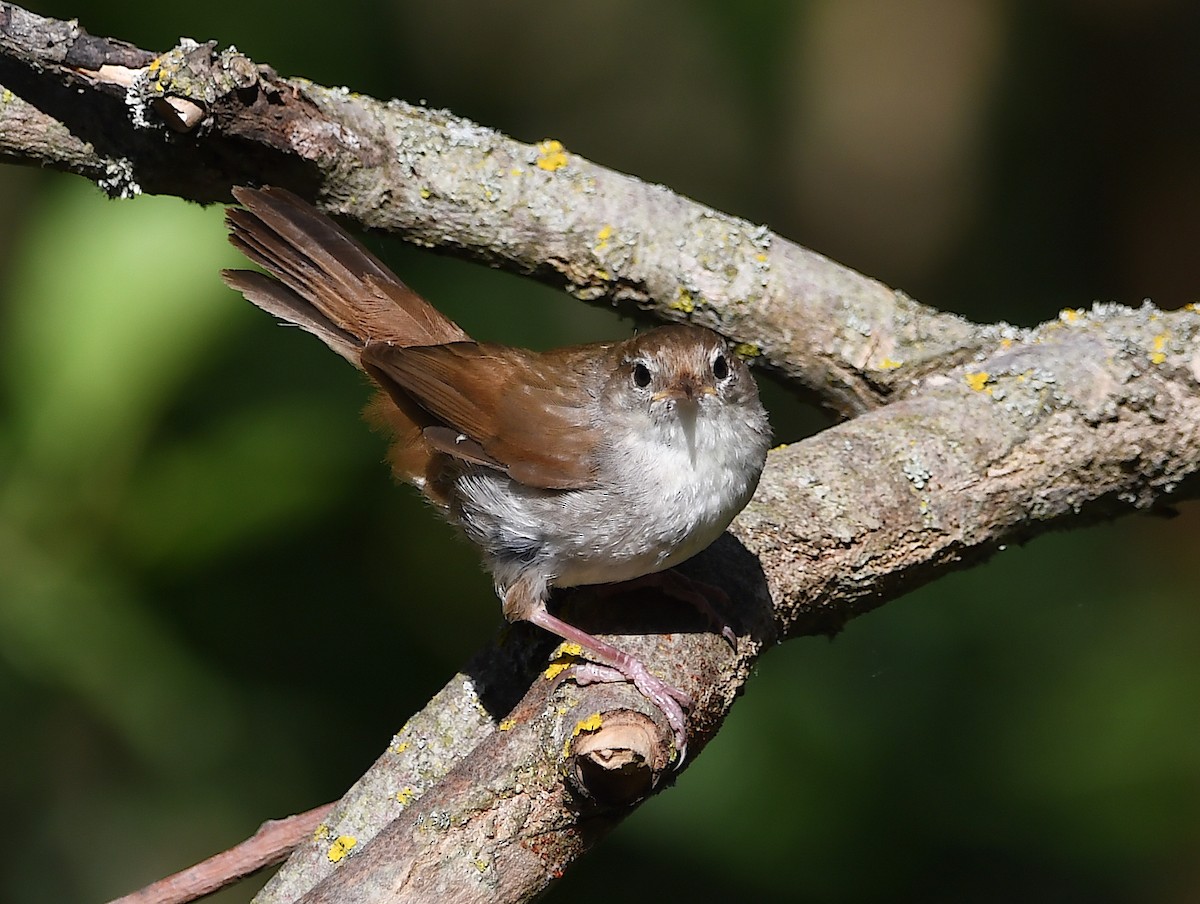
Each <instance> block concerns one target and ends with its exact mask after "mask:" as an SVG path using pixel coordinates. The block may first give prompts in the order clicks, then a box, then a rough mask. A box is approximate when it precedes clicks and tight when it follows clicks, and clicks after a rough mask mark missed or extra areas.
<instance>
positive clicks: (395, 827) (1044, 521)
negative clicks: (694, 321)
mask: <svg viewBox="0 0 1200 904" xmlns="http://www.w3.org/2000/svg"><path fill="white" fill-rule="evenodd" d="M1198 495H1200V311H1197V310H1195V309H1188V310H1184V311H1179V312H1176V313H1171V314H1165V313H1162V312H1159V311H1156V310H1154V309H1153V308H1152V307H1150V306H1145V307H1143V308H1142V309H1140V310H1136V311H1134V310H1130V309H1128V308H1123V307H1119V306H1115V305H1114V306H1102V307H1099V308H1097V309H1094V310H1093V311H1092V312H1089V313H1084V312H1068V313H1066V314H1064V316H1063V318H1062V319H1060V320H1059V321H1056V322H1054V323H1050V324H1046V325H1044V326H1043V327H1041V328H1039V329H1038V330H1036V331H1034V332H1033V333H1032V334H1030V335H1029V336H1027V337H1025V338H1023V339H1021V340H1018V341H1014V340H1012V339H1009V338H1006V337H1000V336H998V337H997V339H996V341H995V342H994V344H993V347H992V348H991V349H990V350H989V351H988V352H985V353H981V354H980V355H979V356H978V358H977V359H976V360H974V361H971V362H969V363H968V364H966V365H964V366H963V367H960V368H957V369H954V370H951V371H948V372H947V373H945V374H942V375H938V376H936V377H931V378H930V379H929V380H927V381H926V383H925V385H924V386H923V387H922V390H921V391H920V392H919V393H917V394H915V395H914V396H913V397H911V398H909V399H906V400H904V401H899V402H896V403H893V404H891V405H888V406H886V407H884V408H882V409H880V410H877V411H873V412H870V413H867V414H864V415H862V416H860V417H858V418H855V419H854V420H852V421H849V422H847V423H844V424H841V425H839V426H837V427H834V428H832V429H830V430H827V431H825V432H824V433H821V434H820V435H818V436H815V437H812V438H811V439H807V440H805V441H803V442H801V443H797V444H795V445H792V446H789V447H787V448H784V449H779V450H776V451H775V452H773V453H772V455H771V457H770V460H769V462H768V467H767V471H766V473H765V474H764V475H763V481H762V484H761V486H760V489H759V492H758V494H757V495H756V497H755V499H754V501H753V502H752V503H751V505H750V506H749V507H748V508H747V510H746V511H745V512H744V513H743V514H742V515H741V517H739V518H738V519H737V521H736V522H735V523H734V527H733V531H732V533H733V535H734V537H736V540H734V538H733V537H728V538H726V541H725V542H724V543H722V544H720V545H719V546H718V547H717V548H715V549H713V550H711V551H710V552H709V553H707V554H705V555H704V556H701V557H700V559H699V561H698V562H697V564H696V567H697V568H698V569H699V571H700V574H701V576H703V577H705V578H706V579H708V580H715V579H718V578H721V579H723V586H726V587H727V588H728V589H729V590H730V592H731V593H732V594H733V595H734V598H735V599H736V600H737V603H738V613H737V614H738V620H739V625H740V628H741V630H740V632H739V633H740V634H741V635H742V636H741V637H740V639H739V643H738V648H737V650H736V651H729V650H728V649H727V648H725V647H724V646H723V645H722V644H721V643H720V642H719V641H718V640H716V638H714V637H713V636H712V635H709V634H705V633H703V632H701V631H698V632H697V633H693V634H677V635H674V636H672V637H670V638H669V639H665V638H663V637H661V636H658V635H648V636H645V637H638V636H632V635H626V634H622V636H621V638H620V640H621V643H622V644H623V645H625V646H627V647H630V648H632V649H634V650H635V652H637V654H638V655H642V656H645V657H647V658H648V659H649V660H650V661H653V662H657V663H659V664H661V665H662V666H663V667H664V668H665V669H667V670H668V673H667V677H668V679H669V680H671V681H673V682H678V683H679V684H680V686H681V687H683V688H684V689H685V690H687V691H689V692H691V693H694V694H696V695H697V697H698V699H699V703H698V707H697V710H696V712H694V713H693V719H694V730H695V735H694V740H693V747H694V749H695V750H697V751H698V750H700V749H702V748H703V746H704V744H705V743H707V741H708V740H709V739H710V738H711V737H712V735H713V734H714V733H715V731H716V730H717V728H719V726H720V723H721V721H722V719H723V718H724V716H725V715H726V713H727V712H728V709H729V707H730V705H731V704H732V702H733V700H734V698H735V697H736V695H737V694H738V692H739V691H740V689H741V685H742V683H743V682H744V681H745V678H746V676H747V675H748V673H749V670H750V668H751V667H752V666H753V664H754V661H755V659H756V658H757V656H758V655H760V654H761V653H762V652H763V650H764V649H766V648H767V647H769V646H770V645H772V644H774V643H776V642H778V641H779V640H781V639H784V638H787V637H792V636H797V635H800V634H813V633H833V632H836V631H837V630H838V629H839V628H840V627H841V626H842V625H843V624H844V622H845V621H846V620H848V619H849V618H851V617H854V616H855V615H857V614H861V613H862V612H865V611H868V610H869V609H872V608H874V607H876V606H878V605H881V604H883V603H885V602H887V601H889V600H892V599H895V598H896V597H898V596H900V595H902V594H904V593H906V592H908V591H909V590H912V589H914V588H915V587H917V586H919V585H921V584H923V583H926V582H928V581H930V580H932V579H934V578H936V577H937V576H939V575H941V574H943V573H944V572H945V571H946V570H947V569H952V568H960V567H965V566H968V565H971V564H973V563H976V562H979V561H980V560H982V559H984V558H986V557H987V556H990V555H992V554H994V553H996V552H997V551H998V550H1000V549H1003V547H1004V546H1005V545H1006V544H1010V543H1015V542H1020V541H1022V540H1025V539H1028V538H1030V537H1032V536H1035V535H1037V534H1039V533H1042V532H1044V531H1046V530H1049V529H1052V528H1055V527H1063V526H1068V525H1070V526H1077V525H1082V524H1085V523H1091V522H1094V521H1097V520H1100V519H1106V518H1112V517H1115V516H1116V515H1118V514H1121V513H1126V512H1137V511H1142V512H1151V511H1153V510H1154V509H1155V508H1156V507H1158V506H1162V505H1169V504H1171V503H1173V502H1175V501H1180V500H1183V499H1194V498H1196V497H1197V496H1198ZM760 566H761V571H759V570H758V569H759V567H760ZM764 581H765V583H764ZM768 594H769V596H768ZM506 650H508V651H509V652H507V653H506V652H505V651H506ZM512 655H513V653H512V652H511V650H510V645H508V644H503V645H501V646H500V647H499V648H498V649H493V650H488V651H484V652H483V653H482V654H480V656H479V657H478V658H477V660H476V661H475V663H474V664H473V666H472V668H470V669H468V670H467V672H466V673H464V674H461V675H458V676H456V677H455V679H454V680H453V681H452V682H451V683H450V684H449V685H447V687H446V688H445V689H444V690H443V691H442V693H441V694H440V695H439V696H438V698H436V699H435V701H433V702H432V703H431V706H430V707H429V708H427V709H426V710H425V711H423V712H422V713H420V714H418V715H417V716H416V717H414V719H413V720H412V721H410V723H409V724H408V725H406V726H405V728H404V729H402V731H401V732H400V733H399V734H398V735H397V736H396V739H395V740H394V742H393V744H392V745H391V747H390V748H389V749H388V751H386V752H385V753H384V754H383V756H382V757H381V758H380V759H379V761H378V762H377V763H376V764H375V765H374V766H373V767H372V769H371V770H370V771H369V772H368V774H367V776H365V777H364V778H363V780H362V781H361V782H360V783H359V785H357V786H356V787H355V788H354V789H351V791H350V792H349V794H347V796H346V798H344V799H343V801H342V802H341V803H340V804H339V807H338V810H336V811H335V813H334V814H332V815H331V817H330V818H329V820H328V821H327V823H326V827H327V829H328V831H326V832H323V833H322V834H321V836H320V837H318V838H315V839H313V840H312V841H311V842H310V843H309V844H307V845H306V846H304V847H302V848H301V849H300V850H298V851H297V853H296V854H295V855H294V856H293V859H292V860H291V861H289V863H288V864H287V865H286V866H285V867H284V869H283V870H282V871H281V872H280V873H279V875H278V876H277V877H276V879H275V880H273V882H272V883H271V884H270V885H268V887H267V888H266V889H264V891H263V893H262V895H261V896H260V898H259V901H260V902H271V904H274V902H283V901H292V900H295V899H297V898H298V897H299V896H300V895H301V894H302V893H303V892H304V891H305V890H307V889H310V888H312V887H313V885H314V883H316V882H317V881H318V880H319V881H320V882H321V883H322V884H320V885H318V886H317V889H316V890H315V891H313V892H312V896H311V897H310V898H306V899H305V900H307V901H322V902H325V901H392V900H405V901H423V900H442V899H444V896H446V895H448V894H449V890H450V889H453V891H454V894H455V898H454V899H455V900H462V901H476V900H478V901H520V900H526V899H527V898H528V896H529V895H531V894H533V893H535V892H536V891H537V890H538V889H540V888H542V887H543V886H544V885H545V883H547V882H548V881H550V879H551V878H552V877H553V876H554V875H556V874H557V872H558V871H560V870H561V869H562V868H563V867H564V865H565V864H566V863H568V862H569V861H570V860H571V859H573V858H574V857H575V856H577V855H578V854H579V853H581V852H582V851H583V850H585V849H586V848H587V847H588V846H589V845H590V844H591V843H593V842H594V841H595V840H596V838H597V837H599V836H600V835H601V834H603V831H604V830H605V829H606V828H607V827H608V825H609V824H610V822H611V821H612V820H613V819H614V818H615V816H614V814H613V813H612V812H606V811H605V810H604V809H602V808H600V809H597V808H595V807H593V806H591V805H589V803H588V802H587V801H586V800H583V801H582V802H581V799H580V798H579V796H578V792H577V790H576V789H574V788H573V787H572V785H571V783H570V782H568V781H564V778H563V775H562V773H561V770H562V768H563V757H562V753H563V750H562V746H563V744H564V743H565V742H566V741H565V739H570V738H571V736H572V732H573V731H575V729H576V728H577V727H578V726H579V725H581V724H582V725H594V724H596V721H598V722H599V723H603V721H604V719H606V718H609V717H610V714H612V713H614V712H616V711H627V710H636V711H640V712H643V713H645V714H646V717H647V718H654V714H653V713H652V712H651V711H650V710H648V709H646V708H643V704H642V702H640V701H638V700H637V699H636V695H635V694H634V695H630V696H629V697H627V698H625V699H622V700H619V701H618V700H614V699H613V698H610V697H605V696H603V694H609V693H612V690H611V689H603V691H600V690H594V689H585V690H579V689H574V688H571V687H570V686H569V685H566V686H564V687H562V688H560V689H559V690H558V691H557V692H555V691H553V689H552V687H551V685H550V683H549V682H547V681H534V683H533V686H532V689H531V690H530V691H529V692H528V694H527V695H526V696H525V698H524V699H523V700H522V701H521V702H520V703H518V704H516V705H515V706H514V707H513V708H512V710H511V711H509V710H504V709H503V707H501V708H500V710H503V711H500V710H489V708H488V707H487V706H485V705H482V704H481V703H480V699H481V697H486V696H487V693H486V691H485V690H483V689H486V688H488V687H490V686H491V685H492V683H493V682H499V681H501V680H502V676H503V675H505V674H511V672H512V670H513V669H512V661H511V660H510V659H509V657H511V656H512ZM492 665H496V666H497V668H496V670H495V671H493V670H492V669H491V666H492ZM530 667H531V666H530V663H528V662H526V663H525V665H524V666H523V668H524V670H525V671H524V674H528V669H529V668H530ZM521 683H522V682H518V684H521ZM597 716H598V717H599V718H598V720H597V719H596V717H597ZM591 720H596V721H591ZM658 731H659V734H660V737H659V742H658V743H659V744H667V743H669V731H668V730H667V729H666V727H665V726H661V725H660V726H658ZM434 743H436V746H437V749H438V752H437V754H436V755H431V754H430V752H429V751H430V745H431V744H434ZM571 761H572V758H571V757H570V756H567V758H566V762H567V763H570V762H571ZM651 771H653V770H651ZM660 777H661V773H658V772H655V773H654V778H653V781H657V780H659V778H660ZM422 791H423V792H424V793H423V794H422V793H421V792H422ZM616 812H617V813H620V812H623V811H620V810H618V811H616ZM381 832H382V836H381V839H382V840H381V843H380V845H379V846H378V847H375V846H373V845H368V846H367V847H365V848H364V849H363V852H362V854H361V856H359V857H356V858H347V859H348V862H347V863H346V864H345V865H343V866H340V867H339V866H338V864H337V863H335V862H333V861H332V860H331V858H330V853H331V851H334V852H338V851H340V849H339V848H336V847H335V843H336V840H337V839H339V838H342V839H344V838H353V839H355V841H356V843H357V844H363V843H364V842H365V841H366V840H367V839H370V838H372V837H374V836H376V834H377V833H381ZM514 876H520V877H522V878H521V881H520V882H517V883H516V885H518V886H519V888H513V886H512V885H510V881H511V880H512V878H513V877H514Z"/></svg>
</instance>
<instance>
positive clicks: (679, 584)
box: [588, 568, 737, 650]
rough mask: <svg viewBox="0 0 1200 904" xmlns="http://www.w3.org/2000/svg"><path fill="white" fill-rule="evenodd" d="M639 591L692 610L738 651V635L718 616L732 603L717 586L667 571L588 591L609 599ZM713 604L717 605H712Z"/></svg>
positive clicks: (679, 572)
mask: <svg viewBox="0 0 1200 904" xmlns="http://www.w3.org/2000/svg"><path fill="white" fill-rule="evenodd" d="M642 588H647V589H652V590H658V591H659V592H660V593H663V594H664V595H666V596H669V597H671V598H672V599H677V600H679V601H680V602H681V603H687V604H688V605H689V606H692V607H693V608H695V610H696V611H697V612H699V613H700V614H701V615H703V616H704V617H705V618H707V619H708V623H709V625H710V626H711V627H712V629H713V630H714V631H716V632H717V633H718V634H720V635H721V636H722V637H724V638H725V640H726V641H727V642H728V643H729V646H730V647H731V648H733V649H735V650H736V649H737V635H736V634H735V633H734V631H733V628H732V627H731V626H730V624H729V622H728V621H726V620H725V616H724V615H722V614H721V609H723V608H728V607H729V606H731V605H732V601H731V600H730V599H729V594H728V593H726V592H725V591H724V590H722V589H721V588H720V587H718V586H717V585H716V584H709V583H706V582H705V581H697V580H695V579H693V578H689V577H688V576H687V575H686V574H684V573H683V572H682V571H676V570H675V569H674V568H668V569H667V570H666V571H656V572H653V573H652V574H644V575H642V576H641V577H638V578H633V579H632V580H628V581H622V582H621V583H619V584H599V585H596V586H593V587H589V588H588V589H589V590H591V591H593V592H594V593H597V594H600V595H601V596H611V595H613V594H617V593H625V592H626V591H629V590H640V589H642ZM714 601H715V603H716V605H714ZM718 607H720V608H718Z"/></svg>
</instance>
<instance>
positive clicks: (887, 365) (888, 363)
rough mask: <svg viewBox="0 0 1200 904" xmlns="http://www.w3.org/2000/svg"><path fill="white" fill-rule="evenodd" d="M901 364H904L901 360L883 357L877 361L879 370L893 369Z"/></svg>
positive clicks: (901, 365)
mask: <svg viewBox="0 0 1200 904" xmlns="http://www.w3.org/2000/svg"><path fill="white" fill-rule="evenodd" d="M903 366H904V362H903V361H896V360H894V359H892V358H884V359H883V360H882V361H880V362H879V369H880V370H895V369H896V368H897V367H903Z"/></svg>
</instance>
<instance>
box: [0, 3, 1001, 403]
mask: <svg viewBox="0 0 1200 904" xmlns="http://www.w3.org/2000/svg"><path fill="white" fill-rule="evenodd" d="M81 43H82V44H84V45H86V49H87V51H88V52H87V54H86V55H85V54H83V53H82V52H80V51H76V50H75V48H76V46H77V45H80V44H81ZM46 47H50V48H52V49H53V52H48V51H46V50H45V48H46ZM137 54H141V55H142V56H140V57H139V56H138V55H137ZM139 60H142V62H139ZM0 85H5V86H7V88H8V90H7V91H4V93H5V96H10V100H9V101H8V102H7V103H0V155H3V156H4V157H6V158H7V159H9V160H12V161H17V162H25V163H31V164H37V165H41V166H47V167H53V168H58V169H63V170H67V171H69V172H74V173H80V174H82V175H85V176H87V177H89V178H92V179H94V180H96V181H97V182H98V183H99V184H101V185H102V186H103V187H104V188H105V189H106V190H107V191H109V192H110V193H111V194H132V193H137V192H141V191H145V192H151V193H164V194H172V195H178V196H180V197H184V198H191V199H193V200H197V201H206V202H207V201H228V200H229V198H230V195H229V189H230V186H231V185H233V184H237V183H239V182H257V183H261V182H266V181H270V182H272V183H274V184H277V185H283V186H286V187H288V188H292V189H293V190H295V191H297V192H298V193H300V194H302V195H305V196H307V197H318V198H320V199H321V200H322V201H323V204H324V206H325V208H326V209H328V210H329V211H331V212H333V213H337V214H341V215H343V216H346V217H350V218H352V219H355V220H357V221H358V222H359V223H361V224H363V225H365V226H368V227H371V228H377V229H385V230H388V231H394V232H397V233H399V234H401V235H403V236H405V237H406V238H408V239H409V240H410V241H413V242H415V243H417V244H420V245H425V246H429V247H438V248H439V249H441V250H444V251H450V252H452V253H458V254H462V255H465V256H468V257H472V258H478V259H484V260H487V261H488V262H490V263H492V264H496V265H500V266H504V267H506V268H508V269H512V270H515V271H517V272H521V273H528V274H532V275H534V276H536V277H537V278H539V279H542V280H544V281H546V282H549V283H551V284H553V285H556V286H561V287H563V288H565V289H567V290H568V291H570V292H572V293H573V294H575V295H576V296H578V297H580V298H583V299H585V300H588V301H592V302H598V303H604V304H616V305H620V306H624V307H627V308H635V309H639V310H642V311H647V312H652V313H653V314H654V315H655V316H659V317H664V318H673V319H688V320H692V321H695V322H697V323H701V324H703V325H706V326H712V327H714V328H716V329H718V330H720V331H721V332H722V333H724V334H726V335H728V336H730V337H733V338H735V339H737V340H738V341H739V342H741V343H742V344H743V351H744V352H745V353H746V354H747V355H749V356H751V357H756V358H758V359H759V360H760V362H761V363H763V364H766V365H768V366H770V367H773V368H776V369H778V370H780V371H781V372H782V373H784V374H786V375H788V376H789V377H791V378H792V379H794V380H795V381H796V382H797V383H798V384H800V385H802V386H804V387H805V388H806V389H808V391H809V392H810V393H812V394H813V395H814V396H815V397H816V398H817V399H818V400H819V401H820V402H821V403H822V404H825V405H828V406H830V407H833V408H836V409H838V410H840V411H842V412H844V413H853V412H857V411H861V410H865V409H868V408H871V407H874V406H875V405H878V404H880V403H881V402H882V401H884V400H886V399H887V398H888V397H889V396H890V395H891V394H892V393H894V392H895V391H896V390H897V389H900V388H903V387H906V386H907V385H908V384H909V382H910V381H911V380H913V379H915V378H917V377H919V376H920V375H922V374H926V373H931V372H934V371H937V370H939V369H942V368H944V367H945V366H947V364H948V363H952V362H957V361H962V360H965V359H966V358H967V357H969V356H970V355H971V354H973V353H974V352H976V351H977V350H978V349H979V348H980V347H981V346H982V345H983V343H985V342H986V341H987V339H986V338H985V337H981V336H980V335H979V334H978V332H977V330H975V329H974V328H973V327H972V326H971V325H970V324H968V323H967V322H965V321H963V320H962V319H960V318H958V317H955V316H953V315H950V314H943V313H939V312H937V311H934V310H932V309H930V308H926V307H923V306H922V305H919V304H916V303H915V302H913V301H912V300H911V299H909V298H907V297H906V296H904V295H903V294H901V293H898V292H894V291H892V290H891V289H888V288H887V287H886V286H883V285H881V284H880V283H878V282H876V281H875V280H872V279H868V278H866V277H864V276H861V275H859V274H857V273H854V272H853V271H851V270H849V269H847V268H845V267H842V266H840V265H839V264H835V263H833V262H832V261H829V260H826V259H825V258H823V257H821V256H820V255H818V254H815V253H813V252H812V251H809V250H807V249H805V248H801V247H800V246H798V245H796V244H794V243H792V242H789V241H787V240H786V239H782V238H780V237H779V236H776V235H774V234H773V233H771V232H770V231H769V230H768V229H766V228H765V227H759V226H753V225H752V224H750V223H747V222H746V221H744V220H740V219H738V218H736V217H732V216H729V215H728V214H724V213H720V212H718V211H715V210H712V209H711V208H708V207H705V206H703V205H701V204H697V203H696V202H694V201H691V200H689V199H687V198H683V197H681V196H679V195H677V194H674V193H673V192H670V191H668V190H667V189H665V188H663V187H662V186H658V185H647V184H645V183H643V182H640V181H638V180H637V179H634V178H631V177H629V176H625V175H623V174H621V173H616V172H613V171H612V170H609V169H605V168H604V167H602V166H597V165H596V164H594V163H591V162H589V161H587V160H585V159H583V158H582V157H579V156H577V155H574V154H571V153H569V152H568V151H566V150H565V149H563V148H562V147H561V146H560V145H559V144H558V142H553V141H549V142H543V143H541V144H538V145H528V144H523V143H521V142H519V141H514V140H512V139H511V138H508V137H506V136H504V135H502V134H500V133H498V132H495V131H493V130H491V129H486V128H483V127H482V126H479V125H476V124H475V123H472V122H469V121H467V120H464V119H461V118H459V117H456V116H453V115H452V114H450V113H447V112H445V111H440V110H428V109H425V108H423V107H414V106H411V105H409V104H406V103H402V102H398V101H391V102H388V103H381V102H379V101H376V100H373V99H371V98H368V97H363V96H361V95H356V94H352V93H350V92H348V91H346V90H344V89H328V88H322V87H320V86H318V85H314V84H312V83H310V82H306V81H303V80H301V79H281V78H279V77H278V76H277V75H275V73H274V72H273V71H272V70H270V69H269V68H267V67H265V66H256V65H255V64H254V63H253V62H251V61H250V60H249V59H247V58H246V57H245V56H243V55H242V54H240V53H238V52H237V51H235V50H232V49H231V50H225V51H221V52H220V53H218V52H216V51H215V50H214V49H213V47H212V46H210V45H196V44H195V43H194V42H190V43H189V42H185V43H183V44H181V46H180V47H177V48H175V49H173V50H171V51H169V52H167V53H165V54H162V55H152V54H150V53H148V52H145V51H136V53H135V50H134V49H131V48H129V47H128V45H125V44H121V43H118V42H112V41H105V40H104V39H97V38H93V37H91V36H89V35H86V34H85V33H84V32H82V30H81V29H79V28H78V26H76V25H74V24H69V23H63V22H59V21H57V20H53V19H44V18H42V17H39V16H34V15H32V14H30V13H27V12H25V11H23V10H21V9H20V8H19V7H15V6H12V5H11V4H7V3H3V2H0ZM80 88H82V89H83V94H79V93H78V90H79V89H80ZM3 90H4V89H0V91H3ZM13 97H17V98H22V99H23V100H24V102H23V103H22V102H18V103H16V104H14V103H13V101H12V98H13ZM187 105H190V108H189V107H188V106H187ZM31 107H32V108H34V109H36V110H37V111H38V113H39V114H40V115H35V114H33V113H32V111H31V109H30V108H31ZM176 130H179V131H176ZM63 133H69V134H70V135H71V136H74V137H73V138H71V139H69V140H66V141H59V138H61V137H62V136H63ZM51 135H53V136H54V137H53V138H51V137H49V136H51Z"/></svg>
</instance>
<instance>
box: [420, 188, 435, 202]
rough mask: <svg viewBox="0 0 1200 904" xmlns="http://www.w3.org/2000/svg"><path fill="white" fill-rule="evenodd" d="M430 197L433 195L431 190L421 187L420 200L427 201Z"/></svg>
mask: <svg viewBox="0 0 1200 904" xmlns="http://www.w3.org/2000/svg"><path fill="white" fill-rule="evenodd" d="M431 197H433V192H431V191H430V190H429V189H427V188H423V189H421V200H422V201H428V200H429V199H430V198H431Z"/></svg>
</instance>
